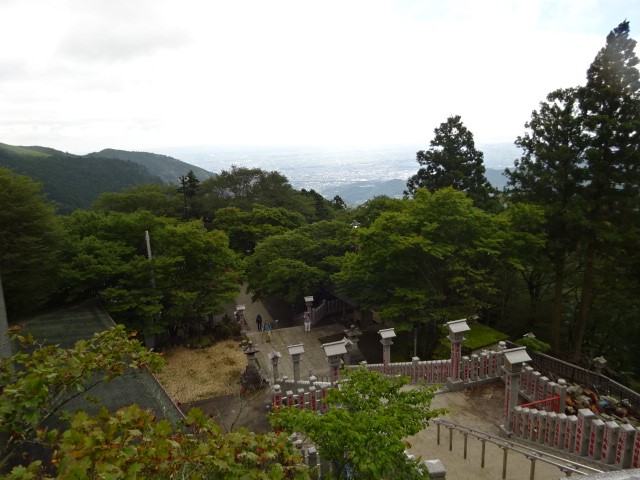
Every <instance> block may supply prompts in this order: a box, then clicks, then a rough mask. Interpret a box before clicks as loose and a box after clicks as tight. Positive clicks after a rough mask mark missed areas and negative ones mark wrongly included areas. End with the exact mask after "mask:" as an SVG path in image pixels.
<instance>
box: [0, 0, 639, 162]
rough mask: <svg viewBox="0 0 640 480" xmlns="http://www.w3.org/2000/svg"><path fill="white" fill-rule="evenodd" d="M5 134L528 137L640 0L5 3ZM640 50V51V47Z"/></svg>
mask: <svg viewBox="0 0 640 480" xmlns="http://www.w3.org/2000/svg"><path fill="white" fill-rule="evenodd" d="M0 19H1V25H2V27H1V28H0V45H2V46H3V47H2V48H1V49H0V142H3V143H9V144H13V145H44V146H50V147H53V148H57V149H60V150H64V151H69V152H72V153H87V152H90V151H97V150H101V149H103V148H107V147H112V148H122V149H129V150H147V151H153V149H154V148H158V149H159V148H162V147H172V146H189V145H246V146H249V145H325V146H330V145H349V146H359V147H366V146H372V145H382V144H401V145H416V146H418V147H420V148H423V147H424V148H426V147H427V146H428V141H429V140H430V139H431V137H432V133H433V129H434V128H435V127H437V126H438V125H439V124H440V123H441V122H443V121H444V120H446V118H447V117H449V116H451V115H461V116H462V121H463V122H464V124H465V125H466V126H467V127H468V128H469V129H470V130H471V131H472V133H473V134H474V136H475V139H476V142H477V143H486V142H499V141H507V142H513V140H514V139H515V137H516V136H517V135H520V134H522V133H523V131H524V123H525V122H526V121H527V120H528V119H529V118H530V114H531V111H532V110H533V109H534V108H536V107H537V105H538V103H539V102H540V101H541V100H543V99H544V97H545V95H546V94H547V93H549V92H550V91H552V90H554V89H556V88H560V87H569V86H575V85H579V84H584V81H585V74H586V70H587V68H588V67H589V64H590V63H591V62H592V60H593V58H594V57H595V55H596V53H597V52H598V50H599V49H600V48H601V47H602V46H604V44H605V38H606V35H607V33H608V32H609V31H610V30H611V29H612V28H614V27H615V26H617V25H618V23H620V22H621V21H623V20H624V19H627V20H629V21H630V24H631V36H632V37H633V38H635V39H639V38H640V34H639V32H640V2H639V1H638V0H523V1H519V0H511V1H509V0H504V1H498V0H496V1H494V0H452V1H451V0H447V1H445V0H421V1H420V0H416V1H413V0H406V1H378V0H363V1H351V0H339V1H333V0H323V1H315V2H311V1H305V0H295V1H279V0H259V1H252V0H247V1H245V0H225V1H217V0H202V1H198V0H0ZM636 54H640V48H636Z"/></svg>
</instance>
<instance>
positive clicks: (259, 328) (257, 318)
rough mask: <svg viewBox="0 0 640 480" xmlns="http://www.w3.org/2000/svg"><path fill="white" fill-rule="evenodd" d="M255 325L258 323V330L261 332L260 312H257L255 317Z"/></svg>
mask: <svg viewBox="0 0 640 480" xmlns="http://www.w3.org/2000/svg"><path fill="white" fill-rule="evenodd" d="M256 325H258V331H259V332H261V331H262V317H261V316H260V314H258V316H257V317H256Z"/></svg>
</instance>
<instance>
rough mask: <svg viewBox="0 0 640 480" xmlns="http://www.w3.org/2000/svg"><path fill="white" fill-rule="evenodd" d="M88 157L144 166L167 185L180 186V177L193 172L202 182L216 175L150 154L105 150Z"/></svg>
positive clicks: (175, 160) (169, 158)
mask: <svg viewBox="0 0 640 480" xmlns="http://www.w3.org/2000/svg"><path fill="white" fill-rule="evenodd" d="M86 156H87V157H100V158H117V159H119V160H128V161H130V162H134V163H137V164H139V165H142V166H143V167H145V168H146V169H147V170H149V172H150V173H151V174H152V175H156V176H158V177H160V178H161V179H162V180H163V181H164V182H165V183H168V184H170V185H179V183H180V180H179V177H180V176H182V175H186V174H187V172H188V171H189V170H191V171H192V172H193V173H194V174H195V175H196V177H198V178H199V179H200V180H204V179H206V178H209V177H212V176H213V175H214V174H213V173H211V172H209V171H207V170H205V169H204V168H200V167H196V166H195V165H191V164H189V163H186V162H183V161H182V160H178V159H177V158H173V157H169V156H167V155H161V154H158V153H149V152H129V151H126V150H116V149H113V148H105V149H104V150H100V151H99V152H94V153H89V154H88V155H86Z"/></svg>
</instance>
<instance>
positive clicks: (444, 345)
mask: <svg viewBox="0 0 640 480" xmlns="http://www.w3.org/2000/svg"><path fill="white" fill-rule="evenodd" d="M468 323H469V328H471V330H469V331H468V332H465V333H464V337H465V341H464V342H463V344H462V353H463V354H465V355H468V354H470V353H471V352H473V351H475V350H480V349H481V348H485V347H489V346H491V345H495V344H496V343H498V342H500V341H502V340H507V339H508V338H509V335H507V334H506V333H503V332H500V331H498V330H496V329H494V328H491V327H488V326H487V325H483V324H482V323H477V322H468ZM439 328H440V333H441V337H440V343H439V345H438V346H437V347H436V350H435V352H434V355H433V357H434V359H446V358H450V357H451V342H449V340H448V339H447V336H448V334H449V329H448V328H447V326H446V325H441V326H440V327H439Z"/></svg>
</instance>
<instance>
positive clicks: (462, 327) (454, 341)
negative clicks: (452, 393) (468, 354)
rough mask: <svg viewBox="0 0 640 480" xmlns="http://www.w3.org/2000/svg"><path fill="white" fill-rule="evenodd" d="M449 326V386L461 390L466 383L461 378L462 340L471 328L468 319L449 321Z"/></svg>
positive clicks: (451, 388)
mask: <svg viewBox="0 0 640 480" xmlns="http://www.w3.org/2000/svg"><path fill="white" fill-rule="evenodd" d="M447 328H449V336H448V337H447V338H448V339H449V341H450V342H451V376H450V377H449V378H448V379H447V388H448V389H449V390H460V389H461V388H462V387H463V386H464V384H463V381H462V379H461V378H460V363H461V361H462V342H464V332H468V331H469V330H471V328H469V325H467V320H466V319H464V318H463V319H461V320H453V321H452V322H447Z"/></svg>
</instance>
